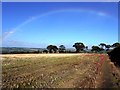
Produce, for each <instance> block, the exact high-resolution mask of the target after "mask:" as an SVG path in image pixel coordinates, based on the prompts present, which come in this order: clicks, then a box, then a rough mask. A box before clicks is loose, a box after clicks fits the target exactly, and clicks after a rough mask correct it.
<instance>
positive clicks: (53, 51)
mask: <svg viewBox="0 0 120 90" xmlns="http://www.w3.org/2000/svg"><path fill="white" fill-rule="evenodd" d="M47 49H48V51H49V53H56V52H57V50H58V48H57V46H55V45H48V46H47Z"/></svg>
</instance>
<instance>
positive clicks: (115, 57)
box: [107, 46, 120, 66]
mask: <svg viewBox="0 0 120 90" xmlns="http://www.w3.org/2000/svg"><path fill="white" fill-rule="evenodd" d="M107 54H108V55H109V58H110V60H111V62H113V63H114V64H115V65H116V66H120V46H119V47H116V48H114V49H113V50H112V51H110V52H108V53H107Z"/></svg>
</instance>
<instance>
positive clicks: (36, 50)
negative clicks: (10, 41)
mask: <svg viewBox="0 0 120 90" xmlns="http://www.w3.org/2000/svg"><path fill="white" fill-rule="evenodd" d="M43 50H46V48H26V47H0V53H1V54H13V53H15V54H18V53H42V52H43ZM66 51H67V52H75V49H74V48H67V49H66Z"/></svg>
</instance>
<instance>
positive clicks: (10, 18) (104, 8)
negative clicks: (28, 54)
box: [1, 2, 118, 48]
mask: <svg viewBox="0 0 120 90" xmlns="http://www.w3.org/2000/svg"><path fill="white" fill-rule="evenodd" d="M1 40H2V46H3V47H36V48H46V47H47V46H48V45H50V44H52V45H57V46H60V45H62V44H63V45H65V46H66V47H67V48H72V46H73V44H74V43H76V42H83V43H84V44H85V45H86V46H92V45H98V44H100V43H106V44H113V43H115V42H117V41H118V3H117V2H101V3H100V2H71V3H70V2H56V3H55V2H11V3H10V2H9V3H8V2H3V3H2V39H1Z"/></svg>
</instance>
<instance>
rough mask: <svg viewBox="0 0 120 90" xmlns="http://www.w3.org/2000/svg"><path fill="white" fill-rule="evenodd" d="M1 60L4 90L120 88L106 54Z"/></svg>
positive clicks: (24, 56) (11, 56) (20, 56)
mask: <svg viewBox="0 0 120 90" xmlns="http://www.w3.org/2000/svg"><path fill="white" fill-rule="evenodd" d="M1 57H2V84H3V88H102V87H103V88H104V87H119V85H117V84H116V82H117V80H116V79H114V77H113V75H112V73H113V72H112V69H111V65H110V64H109V63H110V60H109V59H108V56H107V55H105V54H103V55H102V54H7V55H1ZM101 57H103V58H101ZM118 80H119V79H118ZM118 84H119V83H118Z"/></svg>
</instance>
